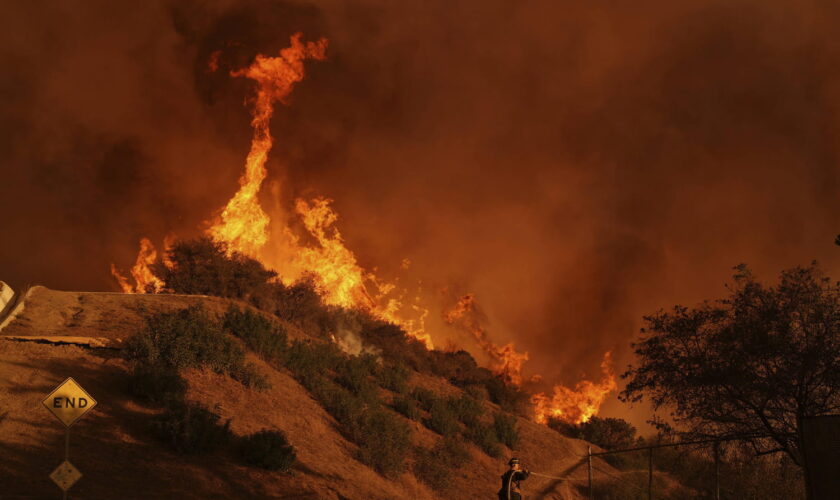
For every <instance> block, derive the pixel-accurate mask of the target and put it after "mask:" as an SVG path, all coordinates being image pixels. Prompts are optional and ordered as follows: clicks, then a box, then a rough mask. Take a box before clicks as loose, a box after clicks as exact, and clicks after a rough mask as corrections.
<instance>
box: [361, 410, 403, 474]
mask: <svg viewBox="0 0 840 500" xmlns="http://www.w3.org/2000/svg"><path fill="white" fill-rule="evenodd" d="M360 427H361V429H360V430H361V436H360V439H359V440H358V441H357V442H358V443H359V459H360V460H361V461H362V462H363V463H366V464H368V465H370V466H371V467H373V468H374V469H375V470H376V471H377V472H379V473H380V474H382V475H385V476H394V475H396V474H399V473H400V472H402V471H403V469H404V465H405V459H406V456H407V455H408V452H409V450H410V447H411V439H410V436H411V430H410V429H409V427H408V425H407V424H406V423H405V422H404V421H402V420H400V419H398V418H397V417H395V416H394V415H393V414H390V413H388V412H386V411H385V410H382V409H377V410H373V411H370V412H368V413H367V414H366V415H365V416H364V418H363V420H362V422H361V426H360Z"/></svg>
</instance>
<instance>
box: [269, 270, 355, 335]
mask: <svg viewBox="0 0 840 500" xmlns="http://www.w3.org/2000/svg"><path fill="white" fill-rule="evenodd" d="M273 292H274V293H273V305H272V308H271V310H270V312H272V313H274V315H276V316H277V317H278V318H282V319H284V320H286V321H288V322H289V323H291V324H293V325H295V326H297V327H299V328H300V329H301V330H304V331H305V332H307V333H309V334H311V335H315V336H318V337H321V338H328V336H329V334H330V333H331V332H332V331H333V330H334V328H333V326H334V324H335V314H336V313H339V312H340V310H339V309H333V308H330V307H328V306H326V305H325V304H324V303H323V301H322V300H321V296H320V295H319V294H318V290H317V287H316V285H315V281H314V279H313V278H311V277H304V278H303V279H301V280H299V281H297V282H296V283H294V284H293V285H292V286H283V285H282V284H279V283H278V284H277V286H275V287H274V289H273Z"/></svg>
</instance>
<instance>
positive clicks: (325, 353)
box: [286, 340, 344, 380]
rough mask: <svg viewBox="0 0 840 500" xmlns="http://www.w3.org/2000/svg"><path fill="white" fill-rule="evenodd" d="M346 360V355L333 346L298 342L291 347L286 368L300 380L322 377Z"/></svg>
mask: <svg viewBox="0 0 840 500" xmlns="http://www.w3.org/2000/svg"><path fill="white" fill-rule="evenodd" d="M343 360H344V354H343V353H342V352H341V351H340V350H339V349H338V348H337V347H336V346H334V345H333V344H328V343H326V342H307V341H301V340H296V341H294V342H292V344H291V345H290V346H289V351H288V354H287V356H286V367H287V368H288V369H289V370H290V371H291V372H292V373H293V374H294V375H295V377H296V378H298V379H299V380H302V379H306V378H311V377H313V376H322V375H326V374H329V373H330V372H331V371H333V370H335V368H336V367H337V366H338V365H339V364H340V363H341V362H342V361H343Z"/></svg>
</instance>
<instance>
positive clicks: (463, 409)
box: [447, 394, 484, 427]
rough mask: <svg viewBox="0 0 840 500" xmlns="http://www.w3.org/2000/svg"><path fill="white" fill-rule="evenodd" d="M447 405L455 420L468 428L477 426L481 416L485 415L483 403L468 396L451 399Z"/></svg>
mask: <svg viewBox="0 0 840 500" xmlns="http://www.w3.org/2000/svg"><path fill="white" fill-rule="evenodd" d="M447 404H448V405H449V407H450V408H451V409H452V413H453V414H454V415H455V418H457V419H458V420H459V421H460V422H462V423H463V424H464V425H466V426H467V427H472V426H473V425H475V424H477V423H478V421H479V419H480V418H481V416H482V415H484V407H483V406H482V405H481V403H479V402H478V401H476V400H475V399H473V398H471V397H470V396H468V395H466V394H462V395H461V396H459V397H451V398H449V399H448V400H447Z"/></svg>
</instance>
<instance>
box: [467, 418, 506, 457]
mask: <svg viewBox="0 0 840 500" xmlns="http://www.w3.org/2000/svg"><path fill="white" fill-rule="evenodd" d="M466 437H467V439H469V440H470V441H472V442H473V443H475V444H476V446H478V447H479V448H481V451H483V452H484V453H486V454H487V455H488V456H491V457H493V458H499V457H501V456H502V447H501V446H499V441H498V440H497V438H496V430H495V429H494V428H493V426H491V425H487V424H483V423H479V424H477V425H474V426H473V427H471V428H470V429H469V430H468V431H467V436H466Z"/></svg>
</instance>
